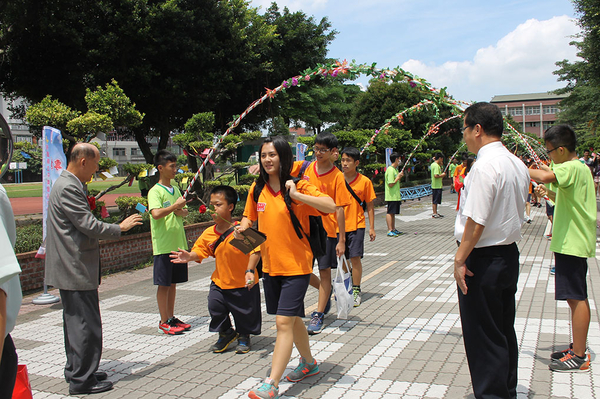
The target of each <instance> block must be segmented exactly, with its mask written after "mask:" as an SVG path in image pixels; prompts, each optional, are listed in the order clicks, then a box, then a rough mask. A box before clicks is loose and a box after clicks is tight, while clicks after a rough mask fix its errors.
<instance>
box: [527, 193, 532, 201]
mask: <svg viewBox="0 0 600 399" xmlns="http://www.w3.org/2000/svg"><path fill="white" fill-rule="evenodd" d="M527 202H531V193H529V194H527Z"/></svg>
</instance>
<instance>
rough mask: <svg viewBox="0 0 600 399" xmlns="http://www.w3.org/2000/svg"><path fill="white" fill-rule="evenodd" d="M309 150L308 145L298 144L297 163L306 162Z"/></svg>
mask: <svg viewBox="0 0 600 399" xmlns="http://www.w3.org/2000/svg"><path fill="white" fill-rule="evenodd" d="M307 148H308V146H307V145H306V144H302V143H296V161H304V160H305V159H306V158H305V156H304V153H305V152H306V149H307Z"/></svg>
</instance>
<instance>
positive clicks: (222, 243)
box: [171, 186, 261, 353]
mask: <svg viewBox="0 0 600 399" xmlns="http://www.w3.org/2000/svg"><path fill="white" fill-rule="evenodd" d="M237 197H238V196H237V193H236V192H235V190H234V189H233V188H232V187H229V186H217V187H215V188H213V189H212V191H211V192H210V205H211V206H212V207H213V208H214V213H213V214H212V217H213V220H214V221H215V226H214V227H209V228H207V229H206V230H204V231H203V232H202V234H201V235H200V237H199V238H198V240H196V243H195V244H194V247H193V248H192V250H191V251H190V252H188V251H185V250H183V249H179V251H177V252H175V251H173V252H172V253H171V262H173V263H187V262H191V261H195V262H202V260H203V259H206V258H208V257H209V256H213V257H214V258H215V271H214V272H213V274H212V276H211V280H212V282H211V284H210V291H209V293H208V311H209V313H210V317H211V320H210V326H209V331H212V332H218V333H219V339H218V340H217V342H216V343H215V344H214V345H213V346H211V348H210V349H211V350H212V351H213V352H214V353H221V352H224V351H225V350H227V348H228V347H229V345H231V343H232V342H233V341H235V339H236V338H238V344H237V346H236V348H235V351H236V353H248V352H249V351H250V334H254V335H259V334H260V327H261V311H260V289H259V285H258V284H257V283H258V274H257V273H256V265H257V263H258V261H259V259H260V253H251V254H250V255H244V253H243V252H242V251H240V250H239V249H237V248H236V247H234V246H233V245H230V244H229V242H230V241H231V240H232V239H233V238H234V237H233V231H234V227H233V226H234V224H233V223H232V222H231V213H232V212H233V210H234V209H235V205H236V203H237ZM230 313H231V315H233V319H234V321H235V328H236V329H235V330H234V329H233V327H232V325H231V319H230V317H229V314H230ZM236 330H237V331H236Z"/></svg>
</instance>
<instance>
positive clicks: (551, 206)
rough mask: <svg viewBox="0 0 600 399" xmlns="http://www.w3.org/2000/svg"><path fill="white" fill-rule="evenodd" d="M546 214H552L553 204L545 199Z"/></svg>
mask: <svg viewBox="0 0 600 399" xmlns="http://www.w3.org/2000/svg"><path fill="white" fill-rule="evenodd" d="M546 216H554V205H550V204H549V203H548V201H546Z"/></svg>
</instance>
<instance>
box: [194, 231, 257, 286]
mask: <svg viewBox="0 0 600 399" xmlns="http://www.w3.org/2000/svg"><path fill="white" fill-rule="evenodd" d="M219 237H221V234H220V233H219V232H218V231H217V229H216V226H212V227H209V228H207V229H206V230H204V231H203V232H202V234H201V235H200V237H198V239H197V240H196V243H195V244H194V246H193V247H192V252H195V253H196V254H197V255H198V256H199V257H200V260H202V259H206V258H208V257H209V256H213V257H214V258H215V264H216V267H215V271H214V272H213V274H212V276H211V277H210V278H211V280H212V281H214V283H215V284H216V285H217V286H218V287H219V288H221V289H224V290H230V289H234V288H244V287H245V286H246V269H248V260H249V259H250V255H249V254H248V255H244V253H243V252H242V251H240V250H239V249H237V248H236V247H234V246H233V245H230V244H229V242H230V241H231V240H232V239H233V232H232V233H231V234H229V236H227V238H225V239H224V240H223V241H222V242H221V243H220V244H219V246H218V247H217V252H216V253H215V252H214V249H213V247H214V244H215V242H216V241H217V240H218V239H219ZM253 252H256V251H253ZM254 281H258V273H257V272H256V271H255V272H254Z"/></svg>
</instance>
